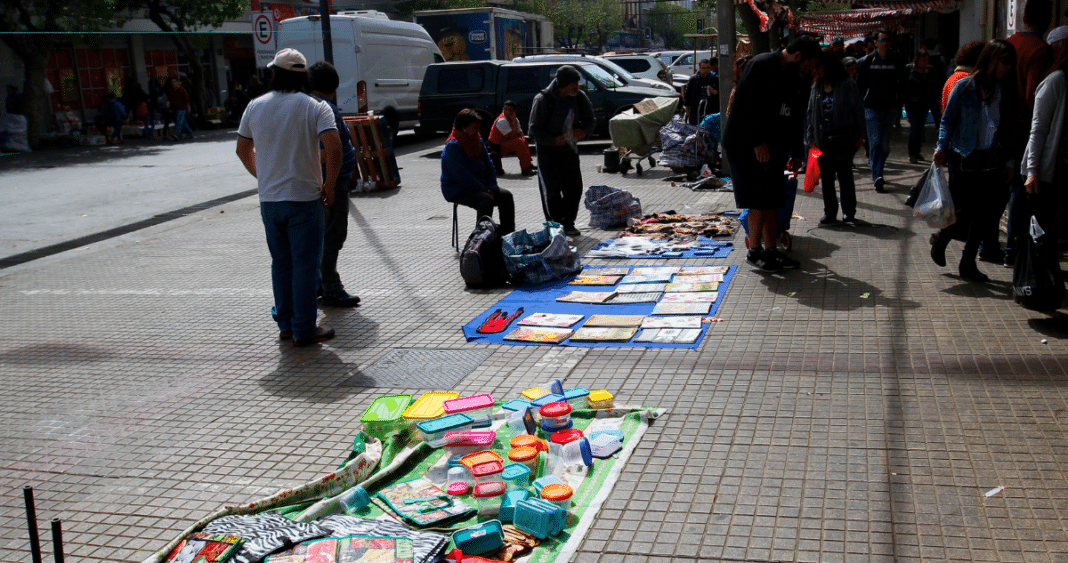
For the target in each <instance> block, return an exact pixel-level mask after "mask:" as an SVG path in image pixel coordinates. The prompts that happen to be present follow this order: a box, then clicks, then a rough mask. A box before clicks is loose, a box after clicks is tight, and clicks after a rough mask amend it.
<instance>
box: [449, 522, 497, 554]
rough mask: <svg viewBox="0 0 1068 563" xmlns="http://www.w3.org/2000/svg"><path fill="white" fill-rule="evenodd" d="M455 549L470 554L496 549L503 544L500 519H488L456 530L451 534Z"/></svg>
mask: <svg viewBox="0 0 1068 563" xmlns="http://www.w3.org/2000/svg"><path fill="white" fill-rule="evenodd" d="M452 543H453V544H455V545H456V549H459V550H460V551H462V552H464V553H470V554H471V555H482V554H483V553H489V552H491V551H496V550H498V549H500V548H501V546H503V545H504V528H503V527H502V526H501V521H500V520H489V521H486V522H483V523H481V524H476V525H474V526H468V527H467V528H464V529H462V530H457V531H455V532H453V534H452Z"/></svg>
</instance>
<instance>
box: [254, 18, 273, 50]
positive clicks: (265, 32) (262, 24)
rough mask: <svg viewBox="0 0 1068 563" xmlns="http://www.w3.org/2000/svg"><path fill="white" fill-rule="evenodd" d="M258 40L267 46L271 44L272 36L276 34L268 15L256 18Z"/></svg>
mask: <svg viewBox="0 0 1068 563" xmlns="http://www.w3.org/2000/svg"><path fill="white" fill-rule="evenodd" d="M254 28H255V33H256V40H257V41H259V42H260V43H261V44H263V45H267V44H269V43H270V42H271V36H272V35H273V34H274V29H273V26H272V25H271V18H270V16H268V15H267V14H260V15H258V16H256V22H255V25H254Z"/></svg>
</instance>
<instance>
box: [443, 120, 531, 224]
mask: <svg viewBox="0 0 1068 563" xmlns="http://www.w3.org/2000/svg"><path fill="white" fill-rule="evenodd" d="M481 127H482V118H481V117H479V115H478V112H476V111H475V110H473V109H462V110H460V113H458V114H456V119H454V120H453V122H452V133H451V134H449V138H448V140H446V141H445V148H444V149H442V151H441V195H443V196H445V201H448V202H449V203H458V204H460V205H463V206H465V207H470V208H472V209H474V210H475V211H476V212H477V214H476V217H475V219H476V221H477V220H478V219H479V218H481V217H493V208H494V207H496V208H497V217H498V219H500V225H501V233H502V234H507V233H510V232H512V231H514V230H515V198H514V197H513V196H512V192H510V191H508V190H506V189H504V188H502V187H500V186H499V185H498V184H497V171H496V169H495V168H494V167H493V161H492V160H491V159H490V154H489V149H488V148H487V147H486V144H485V143H483V142H482V133H481V132H480V131H481ZM539 152H540V151H539Z"/></svg>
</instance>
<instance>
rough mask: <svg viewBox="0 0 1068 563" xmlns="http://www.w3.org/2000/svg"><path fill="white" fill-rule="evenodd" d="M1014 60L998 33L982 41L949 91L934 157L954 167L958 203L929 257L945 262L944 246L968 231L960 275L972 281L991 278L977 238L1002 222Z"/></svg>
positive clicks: (1009, 174) (933, 239)
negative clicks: (982, 267)
mask: <svg viewBox="0 0 1068 563" xmlns="http://www.w3.org/2000/svg"><path fill="white" fill-rule="evenodd" d="M1015 64H1016V50H1015V49H1014V48H1013V46H1012V45H1011V44H1010V43H1009V42H1007V41H1005V40H1003V39H994V40H992V41H990V42H989V43H987V45H986V47H983V51H982V53H980V54H979V61H978V62H977V63H976V65H975V69H974V70H973V71H972V73H971V74H970V75H968V76H967V77H965V78H962V79H961V80H960V81H959V82H958V83H957V84H956V86H954V87H953V92H952V93H951V94H950V95H949V102H948V103H947V104H946V111H945V114H944V115H943V116H942V124H941V127H940V128H939V131H938V146H937V148H936V149H935V153H934V157H933V160H934V162H935V164H946V163H947V162H948V163H949V166H950V167H951V168H952V169H953V172H952V173H951V174H950V177H952V178H953V182H952V184H951V185H950V193H951V195H952V196H953V203H954V205H955V206H956V208H957V222H956V223H954V224H952V225H950V226H949V227H946V228H945V229H942V230H941V231H938V232H937V233H935V234H934V235H932V236H931V259H932V260H934V262H935V264H938V265H939V266H945V265H946V247H947V246H948V245H949V241H950V240H952V239H953V238H954V237H955V235H957V234H958V233H959V234H963V235H964V236H965V242H964V250H963V251H962V252H961V258H960V266H959V268H958V271H959V272H960V276H961V277H962V278H964V279H966V280H968V281H973V282H979V283H985V282H987V281H990V278H989V277H987V275H986V274H984V273H982V272H980V271H979V268H978V267H977V266H976V263H975V259H976V256H977V255H978V253H979V244H980V243H981V242H982V241H983V239H984V238H988V235H990V234H991V233H992V232H996V229H997V228H998V219H999V218H1000V217H1001V212H1002V210H1003V206H1002V207H1001V208H999V207H998V205H997V204H998V203H999V202H1002V201H1004V200H1005V198H1004V193H1003V192H1005V191H1006V190H1008V189H1009V188H1008V184H1009V180H1010V179H1011V178H1012V174H1013V173H1014V172H1013V169H1012V168H1011V162H1010V161H1009V157H1008V154H1009V152H1008V151H1007V150H1005V148H1006V147H1008V146H1009V138H1008V136H1009V135H1010V134H1011V130H1012V115H1013V111H1014V110H1015V108H1014V107H1013V104H1012V99H1011V98H1012V95H1011V92H1010V90H1011V88H1010V87H1009V85H1007V84H1003V81H1004V80H1005V79H1006V77H1008V76H1010V75H1009V72H1010V71H1011V70H1012V68H1013V66H1015Z"/></svg>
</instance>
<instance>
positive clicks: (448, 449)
mask: <svg viewBox="0 0 1068 563" xmlns="http://www.w3.org/2000/svg"><path fill="white" fill-rule="evenodd" d="M496 439H497V433H496V432H494V431H493V430H468V431H466V432H449V433H448V434H445V438H444V439H443V442H442V447H443V448H445V455H446V456H447V457H448V458H449V459H452V458H454V457H456V456H465V455H467V454H473V453H475V452H477V451H481V450H487V449H489V448H491V447H493V441H494V440H496Z"/></svg>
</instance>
